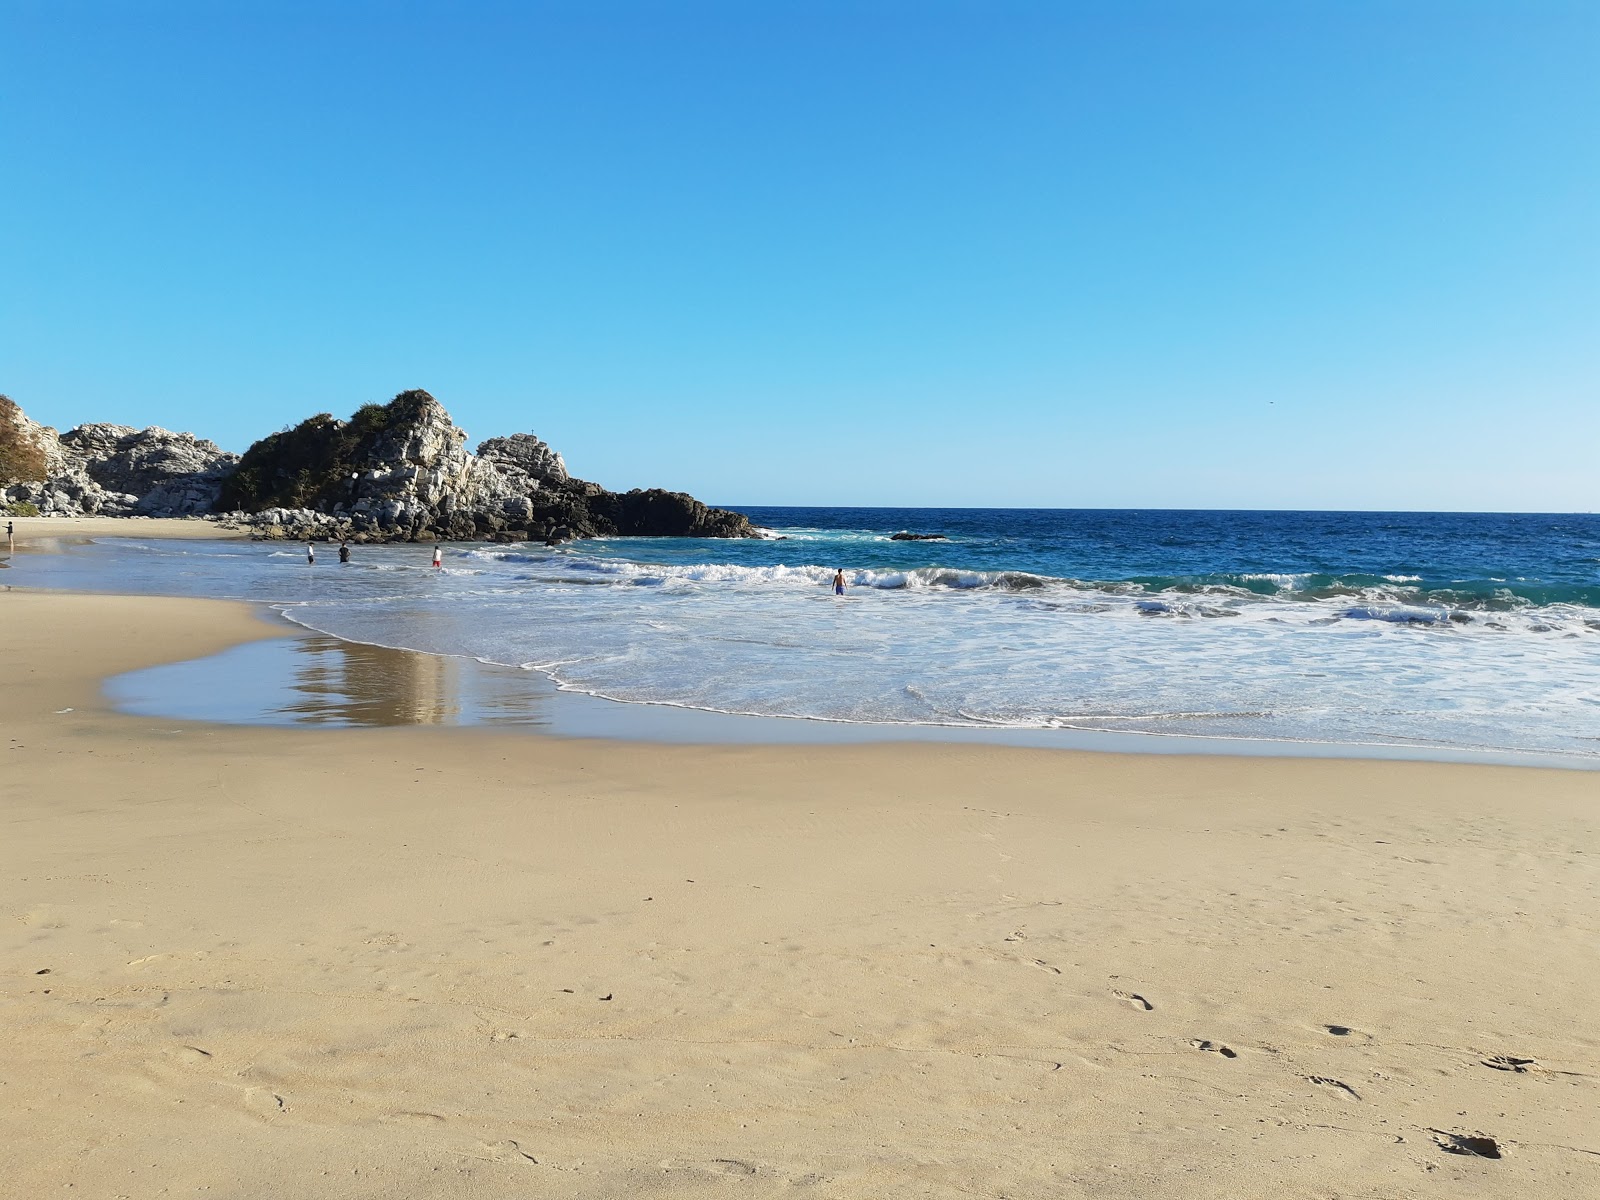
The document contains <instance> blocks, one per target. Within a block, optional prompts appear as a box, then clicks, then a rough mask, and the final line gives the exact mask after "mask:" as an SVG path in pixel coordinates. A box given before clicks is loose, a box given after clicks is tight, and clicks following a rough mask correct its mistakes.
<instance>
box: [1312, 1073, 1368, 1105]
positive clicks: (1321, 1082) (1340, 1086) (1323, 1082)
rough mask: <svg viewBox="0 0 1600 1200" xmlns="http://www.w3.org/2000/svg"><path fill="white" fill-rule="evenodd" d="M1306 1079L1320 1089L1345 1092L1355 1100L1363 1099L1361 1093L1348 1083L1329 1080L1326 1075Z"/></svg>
mask: <svg viewBox="0 0 1600 1200" xmlns="http://www.w3.org/2000/svg"><path fill="white" fill-rule="evenodd" d="M1306 1079H1307V1080H1308V1081H1309V1082H1311V1083H1314V1084H1316V1085H1317V1086H1318V1087H1321V1088H1327V1089H1328V1090H1329V1091H1331V1092H1343V1093H1344V1094H1345V1095H1347V1096H1350V1097H1352V1098H1353V1099H1356V1100H1359V1099H1361V1093H1360V1092H1358V1091H1356V1090H1355V1088H1353V1087H1351V1086H1350V1085H1349V1084H1348V1083H1343V1082H1341V1081H1340V1080H1337V1079H1329V1078H1328V1077H1327V1076H1326V1075H1307V1076H1306Z"/></svg>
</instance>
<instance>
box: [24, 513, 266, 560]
mask: <svg viewBox="0 0 1600 1200" xmlns="http://www.w3.org/2000/svg"><path fill="white" fill-rule="evenodd" d="M6 523H9V524H11V525H13V526H15V534H16V549H17V553H18V554H22V553H26V552H27V551H29V550H53V549H56V548H57V547H58V546H59V545H60V544H62V543H64V542H81V541H84V540H86V539H89V538H182V539H186V540H187V539H212V538H235V537H243V536H244V534H242V533H241V532H240V531H239V530H237V529H229V528H227V527H226V526H223V525H219V524H217V523H216V522H215V521H204V520H200V519H197V518H190V517H5V518H3V519H0V535H3V534H4V533H5V529H4V525H5V524H6ZM4 549H5V539H4V538H3V537H0V553H3V552H4Z"/></svg>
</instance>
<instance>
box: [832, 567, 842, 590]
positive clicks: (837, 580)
mask: <svg viewBox="0 0 1600 1200" xmlns="http://www.w3.org/2000/svg"><path fill="white" fill-rule="evenodd" d="M833 594H834V595H835V596H842V595H844V570H843V568H841V569H839V570H837V571H835V572H834V573H833Z"/></svg>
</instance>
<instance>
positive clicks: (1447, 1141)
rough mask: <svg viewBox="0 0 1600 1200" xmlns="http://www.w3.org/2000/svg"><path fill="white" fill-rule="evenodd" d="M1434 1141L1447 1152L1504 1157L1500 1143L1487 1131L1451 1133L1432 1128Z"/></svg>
mask: <svg viewBox="0 0 1600 1200" xmlns="http://www.w3.org/2000/svg"><path fill="white" fill-rule="evenodd" d="M1428 1132H1429V1133H1431V1134H1433V1143H1434V1145H1436V1146H1438V1147H1439V1149H1441V1150H1443V1151H1444V1152H1445V1153H1446V1154H1464V1155H1466V1156H1467V1157H1469V1158H1503V1157H1504V1155H1503V1154H1502V1153H1501V1151H1500V1143H1499V1142H1497V1141H1495V1140H1494V1139H1493V1138H1492V1137H1490V1136H1489V1135H1488V1134H1486V1133H1450V1132H1448V1131H1446V1130H1443V1129H1430V1130H1428Z"/></svg>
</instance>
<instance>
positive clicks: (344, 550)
mask: <svg viewBox="0 0 1600 1200" xmlns="http://www.w3.org/2000/svg"><path fill="white" fill-rule="evenodd" d="M339 561H340V562H342V563H348V562H349V561H350V543H349V542H343V541H342V542H340V543H339Z"/></svg>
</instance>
